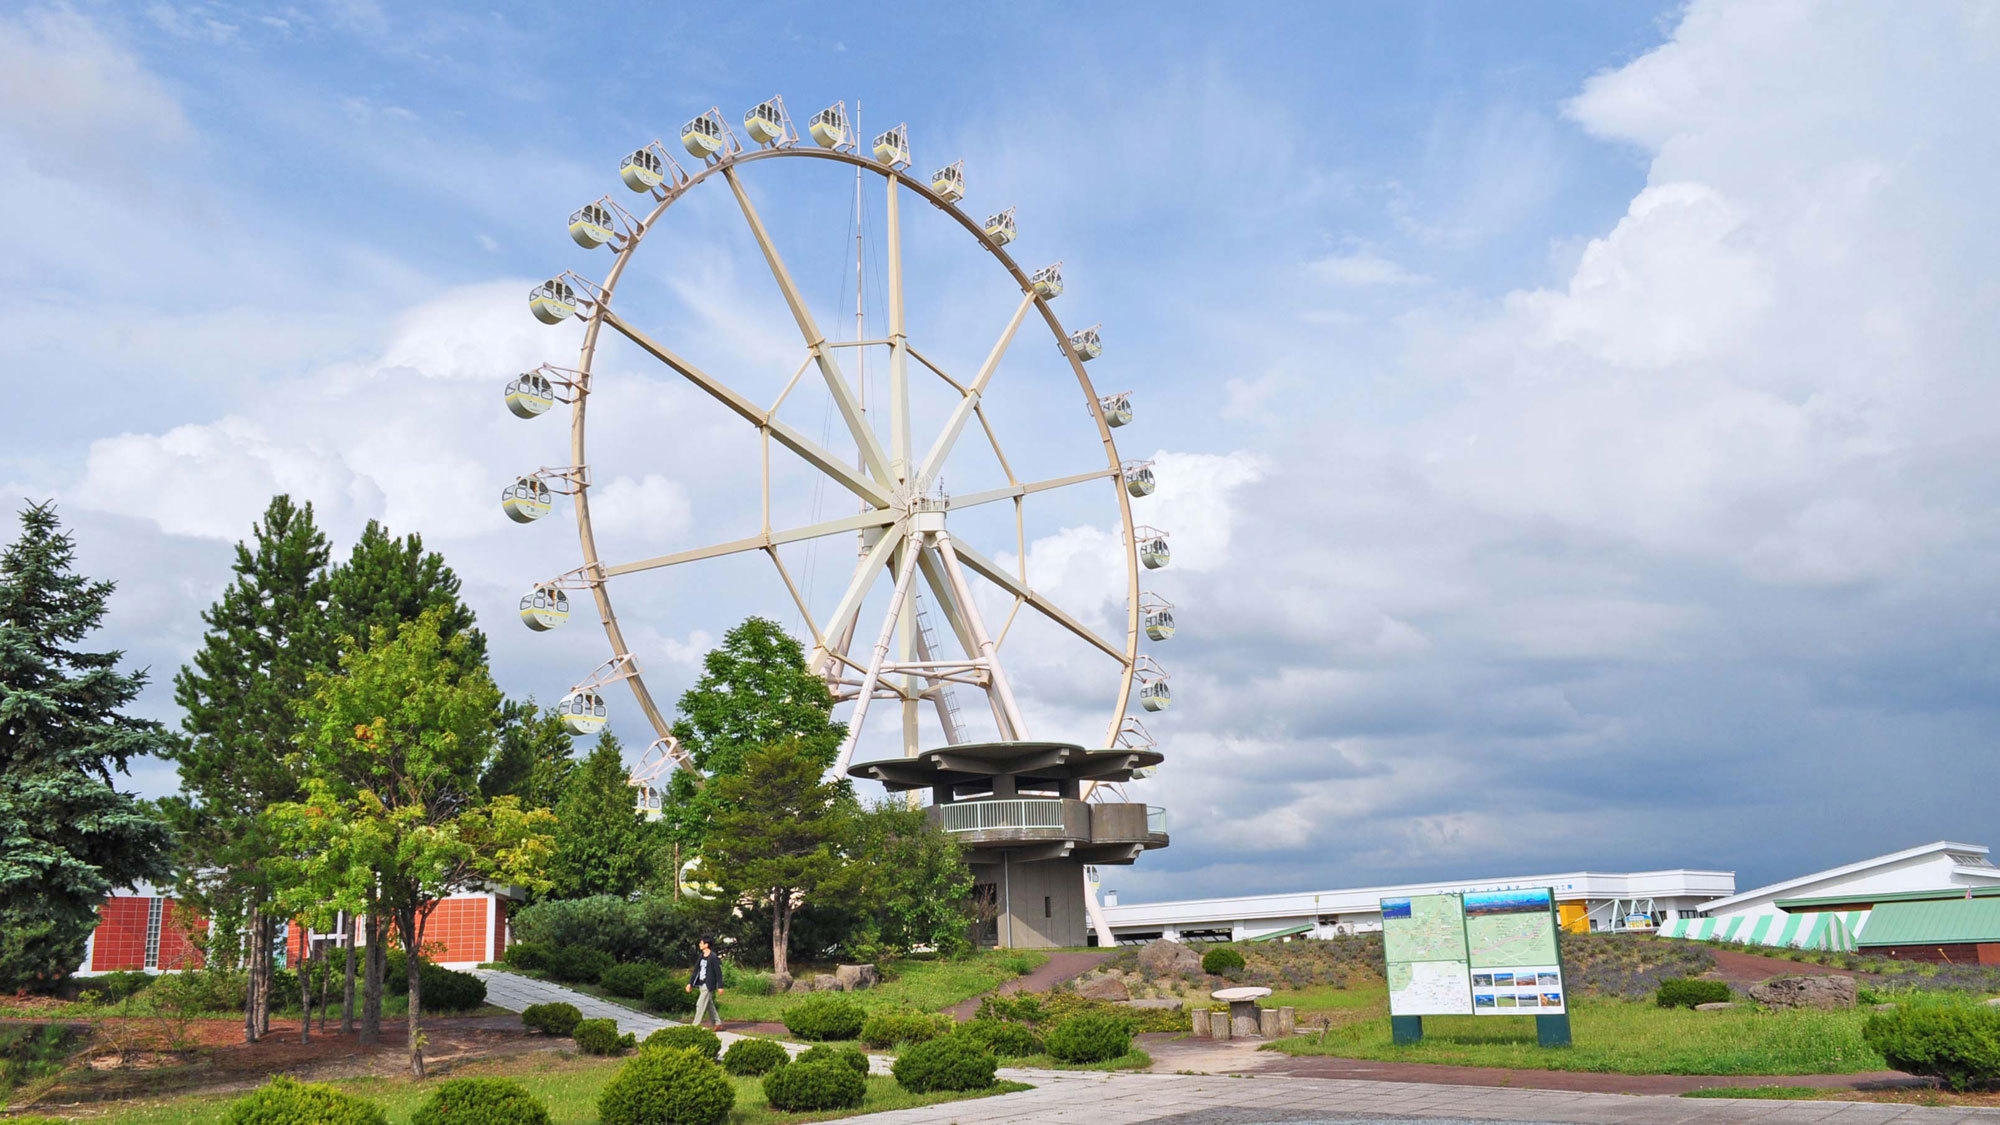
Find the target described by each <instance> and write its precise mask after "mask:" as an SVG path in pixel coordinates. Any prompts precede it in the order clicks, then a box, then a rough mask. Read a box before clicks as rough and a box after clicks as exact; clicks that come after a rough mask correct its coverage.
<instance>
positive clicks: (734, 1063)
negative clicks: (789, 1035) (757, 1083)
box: [722, 1039, 791, 1075]
mask: <svg viewBox="0 0 2000 1125" xmlns="http://www.w3.org/2000/svg"><path fill="white" fill-rule="evenodd" d="M789 1061H791V1055H789V1054H787V1053H786V1051H785V1047H784V1044H782V1043H775V1042H772V1041H771V1040H769V1039H738V1040H737V1041H736V1042H734V1043H731V1044H730V1045H729V1050H727V1051H724V1052H723V1053H722V1069H724V1070H726V1071H728V1072H729V1073H731V1074H744V1075H748V1074H769V1073H771V1072H772V1071H774V1070H776V1069H778V1068H779V1067H781V1066H783V1065H785V1064H786V1063H787V1062H789Z"/></svg>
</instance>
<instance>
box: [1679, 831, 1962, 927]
mask: <svg viewBox="0 0 2000 1125" xmlns="http://www.w3.org/2000/svg"><path fill="white" fill-rule="evenodd" d="M1976 887H2000V867H1995V866H1994V865H1993V861H1992V860H1991V859H1990V858H1989V853H1988V851H1987V849H1986V847H1985V846H1984V845H1981V844H1961V843H1957V842H1955V841H1951V840H1939V841H1937V842H1935V843H1930V844H1925V845H1923V846H1921V847H1915V848H1908V849H1905V850H1903V851H1900V852H1891V853H1889V854H1888V855H1881V856H1876V857H1875V858H1873V859H1864V860H1861V861H1860V862H1858V863H1849V864H1845V865H1843V866H1840V867H1830V868H1827V869H1826V870H1825V871H1815V872H1813V873H1812V874H1810V875H1801V876H1799V877H1798V878H1796V879H1786V880H1784V881H1783V882H1778V883H1771V884H1768V885H1766V886H1762V887H1756V888H1753V889H1751V890H1747V891H1744V892H1742V893H1741V894H1733V895H1730V896H1728V897H1726V898H1718V899H1716V900H1714V901H1713V902H1708V903H1704V904H1702V907H1701V909H1700V911H1699V912H1698V916H1696V917H1683V918H1680V919H1678V920H1675V921H1673V922H1671V923H1664V924H1663V925H1662V927H1661V932H1663V933H1665V934H1666V935H1667V936H1669V937H1686V938H1697V939H1702V940H1711V941H1740V942H1748V943H1750V944H1753V945H1789V946H1801V947H1804V948H1807V949H1853V948H1854V940H1855V938H1857V937H1858V936H1859V935H1860V933H1861V930H1862V927H1863V926H1865V925H1866V924H1867V921H1868V915H1869V913H1870V911H1872V910H1873V909H1874V908H1875V905H1876V904H1877V903H1880V902H1897V901H1903V900H1907V899H1914V898H1935V897H1937V896H1938V895H1939V894H1940V893H1941V892H1947V893H1948V892H1955V891H1964V890H1967V889H1970V888H1976Z"/></svg>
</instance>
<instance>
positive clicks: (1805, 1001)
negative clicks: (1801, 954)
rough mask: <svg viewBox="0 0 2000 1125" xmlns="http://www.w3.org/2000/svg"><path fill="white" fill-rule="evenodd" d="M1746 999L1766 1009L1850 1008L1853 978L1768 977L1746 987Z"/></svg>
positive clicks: (1853, 991)
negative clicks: (1748, 992)
mask: <svg viewBox="0 0 2000 1125" xmlns="http://www.w3.org/2000/svg"><path fill="white" fill-rule="evenodd" d="M1750 999H1752V1000H1755V1001H1756V1002H1758V1003H1759V1004H1762V1005H1764V1006H1765V1007H1767V1008H1852V1007H1853V1006H1854V1002H1855V999H1856V992H1855V986H1854V978H1853V977H1772V978H1771V979H1770V980H1767V981H1764V982H1763V983H1762V984H1753V985H1751V986H1750Z"/></svg>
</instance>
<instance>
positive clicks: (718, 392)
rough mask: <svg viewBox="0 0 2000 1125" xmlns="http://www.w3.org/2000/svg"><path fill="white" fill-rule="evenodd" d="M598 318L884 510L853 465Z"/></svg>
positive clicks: (648, 340) (618, 322)
mask: <svg viewBox="0 0 2000 1125" xmlns="http://www.w3.org/2000/svg"><path fill="white" fill-rule="evenodd" d="M601 315H602V316H603V318H604V323H606V324H609V325H610V326H611V327H613V328H615V329H617V330H618V332H619V334H620V335H622V336H624V337H625V338H626V339H628V340H630V341H632V342H633V343H634V344H637V345H638V346H639V348H640V350H641V351H644V352H645V353H646V354H648V355H650V356H652V357H653V358H654V359H657V360H659V361H660V362H661V363H664V364H666V365H667V366H668V367H670V368H672V369H673V370H674V371H676V372H678V373H679V374H680V375H681V377H682V378H685V379H686V380H687V381H688V382H690V383H693V384H694V385H695V386H697V387H700V388H701V389H702V390H704V391H707V392H708V393H709V395H710V396H711V397H713V398H714V399H715V400H716V401H717V402H720V403H722V405H724V406H726V407H728V408H729V409H730V410H731V411H732V412H734V413H735V414H736V415H737V416H739V417H741V418H743V419H744V420H745V421H747V422H750V423H751V424H752V425H755V426H757V427H759V428H761V429H766V430H769V431H770V433H771V437H772V438H773V439H774V440H775V441H777V443H778V444H779V445H782V446H784V447H785V448H786V449H789V450H791V451H792V452H793V453H796V454H798V455H799V456H800V457H803V458H805V459H806V461H807V462H808V463H809V464H811V465H812V467H813V468H815V469H818V470H819V471H821V472H823V473H825V474H826V475H827V476H830V477H832V478H833V479H834V480H835V481H837V482H839V484H840V485H841V486H842V487H843V488H846V489H847V490H848V491H849V492H852V493H854V494H855V495H856V496H859V497H861V498H862V499H863V500H866V501H867V502H868V503H870V504H872V505H874V506H875V507H877V508H886V507H888V506H889V504H890V496H889V492H888V490H887V489H885V488H883V487H882V486H881V485H879V484H877V483H875V482H874V481H872V480H869V479H868V478H867V477H865V476H862V475H861V474H860V473H859V472H857V471H855V469H854V467H853V466H852V465H849V464H847V463H846V462H845V461H843V460H842V459H841V458H839V457H838V456H836V455H835V454H834V453H833V451H832V450H829V449H827V448H826V447H825V446H822V445H820V444H819V443H818V442H816V441H813V440H812V439H811V438H809V437H807V436H805V435H804V434H802V433H800V432H799V431H797V430H795V429H793V428H792V427H791V426H788V425H786V424H785V423H783V422H780V421H778V420H777V419H776V418H774V417H772V416H771V415H770V413H769V412H767V411H765V410H763V409H762V408H760V407H759V406H758V405H757V404H756V403H754V402H751V401H750V400H749V399H747V398H744V397H743V396H742V395H740V394H738V393H737V392H736V391H735V390H733V389H732V388H730V387H729V385H728V384H726V383H724V382H722V381H721V380H719V379H717V378H716V377H714V376H713V375H710V374H708V373H707V372H705V371H703V370H701V369H700V368H698V367H696V366H695V365H693V364H691V363H689V362H688V361H687V360H685V359H682V358H681V357H680V356H678V355H676V354H674V353H673V352H672V351H669V350H668V349H667V348H666V347H665V346H664V345H662V344H660V343H659V342H658V341H656V340H654V339H653V338H652V337H650V336H647V335H646V334H645V333H644V332H641V331H639V330H638V329H637V328H634V327H632V326H631V325H630V324H627V323H625V320H624V318H622V317H620V316H619V315H618V314H617V313H614V312H612V311H611V310H610V309H603V310H602V311H601Z"/></svg>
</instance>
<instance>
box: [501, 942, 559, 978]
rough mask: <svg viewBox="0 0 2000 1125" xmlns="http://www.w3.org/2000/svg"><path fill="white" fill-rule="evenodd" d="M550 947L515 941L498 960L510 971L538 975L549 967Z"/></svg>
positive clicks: (537, 943)
mask: <svg viewBox="0 0 2000 1125" xmlns="http://www.w3.org/2000/svg"><path fill="white" fill-rule="evenodd" d="M549 952H550V947H549V946H546V945H543V944H542V943H541V942H539V941H517V942H515V943H514V944H512V945H510V946H508V947H507V952H505V953H502V954H501V955H500V960H501V961H502V962H503V963H504V964H506V966H507V967H508V968H510V969H519V970H521V971H522V972H524V973H539V972H541V971H542V970H544V969H546V968H548V967H549Z"/></svg>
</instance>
